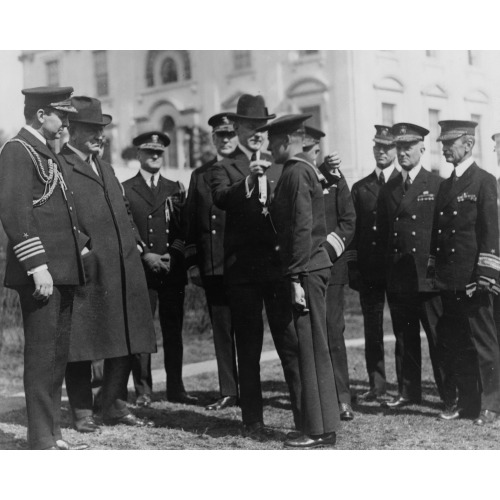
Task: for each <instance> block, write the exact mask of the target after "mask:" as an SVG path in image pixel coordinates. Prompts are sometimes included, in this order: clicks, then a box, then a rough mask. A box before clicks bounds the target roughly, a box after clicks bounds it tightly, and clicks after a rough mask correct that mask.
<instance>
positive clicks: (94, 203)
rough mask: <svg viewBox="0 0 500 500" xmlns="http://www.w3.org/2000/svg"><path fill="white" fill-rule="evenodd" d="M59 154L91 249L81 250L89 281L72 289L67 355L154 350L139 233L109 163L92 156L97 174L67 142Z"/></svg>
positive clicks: (111, 355)
mask: <svg viewBox="0 0 500 500" xmlns="http://www.w3.org/2000/svg"><path fill="white" fill-rule="evenodd" d="M60 156H61V158H62V164H63V168H64V173H65V175H66V178H67V183H68V186H69V188H70V190H71V191H72V192H73V193H74V199H75V205H76V210H77V216H78V222H79V225H80V228H81V230H82V231H84V232H85V234H87V235H88V236H89V237H90V252H89V253H87V254H86V255H84V256H83V264H84V268H85V276H86V280H87V285H86V286H83V287H78V288H77V292H76V295H75V302H74V308H73V319H72V332H71V346H70V358H69V361H85V360H93V359H103V358H114V357H119V356H126V355H127V354H129V353H131V354H135V353H147V352H155V351H156V339H155V331H154V326H153V320H152V316H151V305H150V303H149V296H148V289H147V286H146V278H145V276H144V270H143V267H142V263H141V258H140V252H139V250H138V248H137V243H138V241H140V238H139V236H138V233H137V229H135V227H134V225H133V222H132V221H131V218H130V216H129V213H128V210H127V206H126V204H125V201H124V195H123V190H122V187H121V185H120V183H119V182H118V179H117V178H116V177H115V174H114V171H113V168H112V167H111V165H109V164H108V163H106V162H104V161H102V160H96V165H97V168H98V170H99V174H100V175H99V176H97V175H96V174H95V173H94V171H93V170H92V167H91V166H90V165H89V164H88V163H86V162H84V161H83V160H82V159H81V158H80V157H79V156H78V155H77V154H76V153H74V152H73V151H72V150H71V149H70V148H68V147H67V146H65V147H64V148H63V149H62V151H61V154H60Z"/></svg>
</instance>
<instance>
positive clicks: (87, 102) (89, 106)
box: [69, 96, 112, 127]
mask: <svg viewBox="0 0 500 500" xmlns="http://www.w3.org/2000/svg"><path fill="white" fill-rule="evenodd" d="M71 104H72V105H73V106H74V107H75V108H76V110H77V112H78V113H77V114H76V115H72V116H70V118H69V121H70V122H71V123H88V124H90V125H101V126H103V127H105V126H106V125H109V124H110V123H111V120H112V117H111V115H106V114H103V113H102V110H101V101H99V99H94V98H93V97H87V96H75V97H72V98H71Z"/></svg>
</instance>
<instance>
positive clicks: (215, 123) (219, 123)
mask: <svg viewBox="0 0 500 500" xmlns="http://www.w3.org/2000/svg"><path fill="white" fill-rule="evenodd" d="M233 117H234V113H218V114H216V115H214V116H212V117H210V119H209V120H208V124H209V125H210V126H211V127H212V132H213V133H216V132H234V127H233V120H232V118H233Z"/></svg>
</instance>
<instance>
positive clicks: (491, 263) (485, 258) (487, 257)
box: [477, 253, 500, 271]
mask: <svg viewBox="0 0 500 500" xmlns="http://www.w3.org/2000/svg"><path fill="white" fill-rule="evenodd" d="M477 264H478V266H482V267H489V268H491V269H494V270H495V271H500V258H499V257H497V256H496V255H492V254H489V253H480V254H479V260H478V262H477Z"/></svg>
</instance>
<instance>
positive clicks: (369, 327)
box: [359, 283, 398, 395]
mask: <svg viewBox="0 0 500 500" xmlns="http://www.w3.org/2000/svg"><path fill="white" fill-rule="evenodd" d="M359 302H360V304H361V311H362V313H363V324H364V331H365V359H366V370H367V372H368V382H369V384H370V390H371V391H374V392H375V393H376V394H377V395H382V394H384V393H385V391H386V378H385V362H384V305H385V284H382V285H381V284H367V283H362V284H361V287H360V290H359ZM397 349H398V345H397V343H396V351H397ZM397 369H398V366H397V365H396V372H397Z"/></svg>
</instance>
